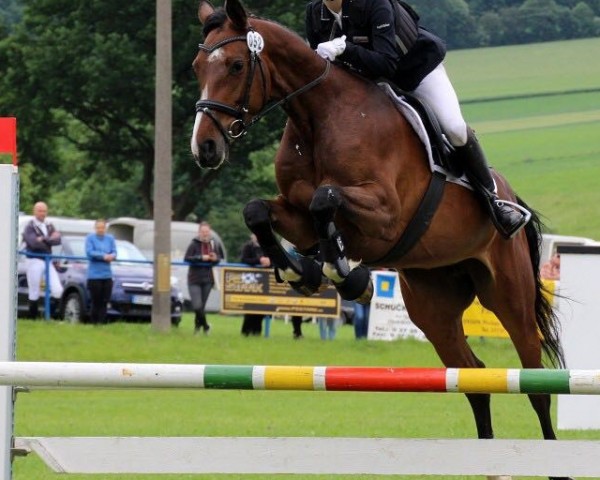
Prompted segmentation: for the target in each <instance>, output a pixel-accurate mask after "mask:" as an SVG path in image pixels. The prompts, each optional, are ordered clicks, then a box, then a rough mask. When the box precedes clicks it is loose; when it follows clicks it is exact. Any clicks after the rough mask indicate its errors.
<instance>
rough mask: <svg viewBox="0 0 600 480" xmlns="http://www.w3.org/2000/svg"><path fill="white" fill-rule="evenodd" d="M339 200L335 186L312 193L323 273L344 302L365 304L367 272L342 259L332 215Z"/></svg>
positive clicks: (368, 282) (368, 291)
mask: <svg viewBox="0 0 600 480" xmlns="http://www.w3.org/2000/svg"><path fill="white" fill-rule="evenodd" d="M342 199H343V197H342V194H341V192H340V190H339V189H338V188H337V187H334V186H332V185H322V186H320V187H319V188H317V189H316V190H315V193H314V195H313V198H312V202H311V204H310V213H311V215H312V216H313V219H314V222H315V229H316V231H317V235H318V236H319V248H320V251H321V257H322V259H323V261H324V264H323V273H324V275H325V276H326V277H328V278H329V279H331V280H332V281H333V283H334V284H335V287H336V289H337V291H338V292H339V294H340V296H341V297H342V298H343V299H344V300H355V301H357V302H359V303H368V302H369V301H370V300H371V296H372V294H373V285H372V282H371V275H370V273H369V269H368V268H367V267H365V266H364V265H352V264H351V262H350V261H349V260H348V258H347V257H346V253H345V247H344V242H343V240H342V236H341V234H340V232H339V231H338V230H337V228H336V226H335V223H334V217H335V214H336V212H337V211H338V209H339V208H340V207H341V206H342Z"/></svg>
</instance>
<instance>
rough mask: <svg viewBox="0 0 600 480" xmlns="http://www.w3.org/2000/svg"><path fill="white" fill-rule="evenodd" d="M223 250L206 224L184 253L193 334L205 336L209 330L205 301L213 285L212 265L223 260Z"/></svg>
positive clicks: (201, 226) (199, 227)
mask: <svg viewBox="0 0 600 480" xmlns="http://www.w3.org/2000/svg"><path fill="white" fill-rule="evenodd" d="M223 256H224V255H223V249H222V247H221V244H220V243H219V242H217V241H216V240H215V239H214V237H213V235H212V230H211V228H210V225H209V224H208V222H202V223H200V225H199V226H198V236H197V237H196V238H194V239H193V240H192V242H191V243H190V245H189V247H188V248H187V251H186V252H185V257H184V261H186V262H189V263H190V267H189V270H188V289H189V291H190V298H191V301H192V309H193V310H194V312H195V318H194V333H198V332H200V330H202V331H203V332H204V334H205V335H207V334H208V332H209V330H210V325H209V324H208V322H207V321H206V312H205V310H206V301H207V300H208V296H209V295H210V291H211V290H212V288H213V285H214V284H215V279H214V277H213V265H216V264H217V263H219V262H220V261H221V259H222V258H223Z"/></svg>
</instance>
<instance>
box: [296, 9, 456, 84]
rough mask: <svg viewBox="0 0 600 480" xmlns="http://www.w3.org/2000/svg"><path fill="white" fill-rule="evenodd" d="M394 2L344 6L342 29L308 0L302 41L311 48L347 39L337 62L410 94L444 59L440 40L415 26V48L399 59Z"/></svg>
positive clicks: (444, 48)
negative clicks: (332, 40) (417, 31)
mask: <svg viewBox="0 0 600 480" xmlns="http://www.w3.org/2000/svg"><path fill="white" fill-rule="evenodd" d="M392 1H396V0H343V2H342V16H341V20H342V27H341V28H340V27H339V25H338V24H337V22H336V21H335V18H334V16H333V14H332V13H331V12H330V11H329V9H327V7H325V6H324V5H323V0H312V1H311V2H310V3H308V5H307V7H306V37H307V39H308V42H309V43H310V46H311V48H313V49H316V48H317V45H318V44H319V43H322V42H326V41H328V40H331V39H333V38H336V37H340V36H342V35H346V49H345V51H344V53H342V54H341V55H340V56H339V57H338V58H337V59H336V60H337V61H339V62H341V63H342V64H344V65H345V66H346V67H348V68H350V69H351V70H354V71H356V72H358V73H360V74H361V75H364V76H366V77H368V78H373V79H376V78H381V77H383V78H386V79H388V80H392V81H393V82H394V83H395V84H396V85H398V86H399V87H400V88H402V89H404V90H407V91H412V90H414V89H415V88H417V86H418V85H419V83H421V81H422V80H423V78H425V77H426V76H427V75H428V74H429V73H431V72H432V71H433V69H434V68H435V67H437V66H438V65H439V64H440V63H441V62H442V61H443V59H444V57H445V55H446V47H445V45H444V44H443V42H442V40H441V39H440V38H438V37H437V36H435V35H434V34H432V33H431V32H429V31H428V30H426V29H424V28H423V27H421V26H419V35H418V37H417V41H416V43H415V44H414V45H413V47H412V48H411V49H410V50H409V51H408V52H407V53H406V54H405V55H402V54H401V53H400V52H399V50H398V47H397V44H396V37H395V28H394V27H395V25H394V9H393V6H392V3H391V2H392Z"/></svg>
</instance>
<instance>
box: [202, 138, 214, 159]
mask: <svg viewBox="0 0 600 480" xmlns="http://www.w3.org/2000/svg"><path fill="white" fill-rule="evenodd" d="M216 151H217V144H216V143H215V141H214V140H205V141H204V142H202V144H201V145H200V155H201V156H202V157H204V158H206V159H207V160H209V159H212V158H213V157H214V156H215V154H216Z"/></svg>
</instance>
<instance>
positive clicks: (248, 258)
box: [240, 233, 271, 337]
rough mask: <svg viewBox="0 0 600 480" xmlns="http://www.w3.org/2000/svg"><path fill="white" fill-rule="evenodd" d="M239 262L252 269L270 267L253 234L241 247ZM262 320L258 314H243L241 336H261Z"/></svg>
mask: <svg viewBox="0 0 600 480" xmlns="http://www.w3.org/2000/svg"><path fill="white" fill-rule="evenodd" d="M240 260H241V262H242V263H247V264H248V265H250V266H252V267H264V268H267V267H270V266H271V260H270V259H269V257H267V256H266V255H265V254H264V252H263V250H262V248H261V246H260V245H259V243H258V239H257V238H256V235H254V234H253V233H252V234H251V235H250V240H248V241H247V242H246V243H245V244H244V245H243V246H242V253H241V258H240ZM263 318H264V315H263V314H260V313H258V314H257V313H245V314H244V321H243V322H242V335H244V336H245V337H248V336H249V335H256V336H259V335H261V334H262V321H263Z"/></svg>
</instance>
